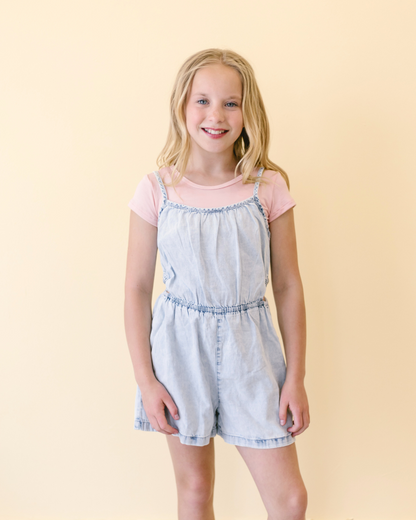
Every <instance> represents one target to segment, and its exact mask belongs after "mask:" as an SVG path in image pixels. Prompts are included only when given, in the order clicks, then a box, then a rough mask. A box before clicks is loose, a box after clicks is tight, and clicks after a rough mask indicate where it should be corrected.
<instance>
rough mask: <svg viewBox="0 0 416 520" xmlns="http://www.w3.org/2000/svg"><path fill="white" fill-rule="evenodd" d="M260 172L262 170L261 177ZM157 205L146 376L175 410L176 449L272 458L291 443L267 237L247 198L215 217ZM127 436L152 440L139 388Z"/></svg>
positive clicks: (258, 208)
mask: <svg viewBox="0 0 416 520" xmlns="http://www.w3.org/2000/svg"><path fill="white" fill-rule="evenodd" d="M263 170H264V168H260V169H259V171H258V173H257V176H258V177H260V176H261V174H262V173H263ZM153 173H154V174H155V176H156V178H157V181H158V183H159V186H160V189H161V191H162V195H163V202H162V205H161V208H160V211H159V215H158V234H157V246H158V249H159V254H160V259H161V264H162V268H163V282H164V283H165V285H166V290H165V291H164V292H163V293H161V294H160V295H159V296H158V298H157V300H156V302H155V304H154V307H153V312H152V326H151V333H150V349H151V357H152V363H153V370H154V374H155V376H156V379H157V380H158V381H160V382H161V383H162V384H163V385H164V387H165V388H166V390H167V391H168V392H169V394H170V396H171V397H172V399H173V401H174V402H175V404H176V406H177V408H178V413H179V419H178V420H175V419H174V418H173V417H172V415H171V413H170V412H169V410H168V408H167V407H165V416H166V419H167V421H168V423H169V424H170V425H171V426H173V427H174V428H176V429H177V430H178V431H179V433H175V434H173V436H175V437H179V439H180V442H181V443H182V444H188V445H193V446H205V445H207V444H209V442H210V437H215V435H217V434H218V435H219V436H220V437H222V438H223V439H224V441H225V442H227V443H229V444H234V445H238V446H248V447H252V448H262V449H264V448H275V447H281V446H287V445H289V444H292V443H293V442H295V440H296V438H295V437H292V435H291V434H290V432H288V431H287V429H288V428H290V427H291V426H292V425H293V418H292V414H291V412H290V410H289V409H288V411H287V421H286V424H285V425H284V426H281V425H280V421H279V399H280V391H281V388H282V386H283V383H284V382H285V378H286V364H285V359H284V357H283V352H282V347H281V344H280V341H279V338H278V336H277V334H276V331H275V328H274V325H273V322H272V317H271V313H270V308H269V304H268V302H267V299H266V297H265V296H264V293H265V291H266V286H267V284H268V282H269V267H270V230H269V225H268V222H267V218H266V215H265V213H264V210H263V207H262V205H261V202H260V199H259V198H258V195H257V194H258V189H259V182H256V183H255V185H254V190H253V195H252V196H251V197H250V198H248V199H246V200H243V201H241V202H238V203H235V204H230V205H229V206H223V207H220V208H196V207H193V206H187V205H184V204H178V203H175V202H173V201H171V200H169V199H168V198H167V194H166V190H165V186H164V184H163V181H162V179H161V177H160V175H159V172H157V171H155V172H153ZM134 428H135V429H136V430H143V431H154V432H156V431H157V430H155V429H153V428H152V426H151V424H150V422H149V419H148V417H147V416H146V412H145V410H144V408H143V402H142V397H141V392H140V388H139V386H137V392H136V402H135V418H134Z"/></svg>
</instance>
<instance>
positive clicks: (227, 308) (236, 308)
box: [164, 293, 268, 315]
mask: <svg viewBox="0 0 416 520" xmlns="http://www.w3.org/2000/svg"><path fill="white" fill-rule="evenodd" d="M164 296H165V300H170V301H171V302H172V303H174V304H175V305H179V306H181V307H186V308H187V309H188V310H189V309H192V310H194V311H197V312H202V313H203V314H206V313H208V314H213V315H223V314H238V313H241V312H245V311H248V310H249V309H253V308H256V307H268V303H267V300H263V298H261V299H260V300H254V301H251V302H248V303H240V304H239V305H223V306H221V305H218V307H216V306H209V305H198V304H196V303H190V302H187V301H186V300H183V299H181V298H178V297H177V296H173V295H172V294H171V293H165V295H164Z"/></svg>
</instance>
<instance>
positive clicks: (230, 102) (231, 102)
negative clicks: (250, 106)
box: [197, 99, 237, 108]
mask: <svg viewBox="0 0 416 520" xmlns="http://www.w3.org/2000/svg"><path fill="white" fill-rule="evenodd" d="M200 101H204V102H205V101H206V99H198V101H197V104H198V105H200V104H201V103H200ZM226 104H227V105H234V106H235V107H236V106H237V103H234V101H229V102H228V103H226ZM230 108H234V107H230Z"/></svg>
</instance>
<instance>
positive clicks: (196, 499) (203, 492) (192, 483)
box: [180, 475, 214, 505]
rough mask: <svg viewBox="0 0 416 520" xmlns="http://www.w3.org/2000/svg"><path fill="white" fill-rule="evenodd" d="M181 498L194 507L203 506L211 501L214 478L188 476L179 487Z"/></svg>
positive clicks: (208, 476) (209, 476)
mask: <svg viewBox="0 0 416 520" xmlns="http://www.w3.org/2000/svg"><path fill="white" fill-rule="evenodd" d="M180 493H181V495H182V497H183V498H184V499H185V500H186V501H187V502H188V503H193V504H194V505H203V504H206V503H208V502H210V501H212V499H213V495H214V478H213V476H211V475H195V476H189V477H188V478H186V480H185V481H182V483H181V485H180Z"/></svg>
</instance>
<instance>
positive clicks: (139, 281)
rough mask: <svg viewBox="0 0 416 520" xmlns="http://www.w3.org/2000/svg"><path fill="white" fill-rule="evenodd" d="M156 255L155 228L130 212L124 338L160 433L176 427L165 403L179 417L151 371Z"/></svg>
mask: <svg viewBox="0 0 416 520" xmlns="http://www.w3.org/2000/svg"><path fill="white" fill-rule="evenodd" d="M156 255H157V227H156V226H152V224H149V223H148V222H146V220H144V219H142V218H141V217H139V215H137V214H136V213H135V212H134V211H131V213H130V231H129V244H128V252H127V269H126V282H125V300H124V325H125V330H126V338H127V343H128V346H129V351H130V357H131V360H132V363H133V370H134V377H135V379H136V382H137V384H138V386H139V388H140V391H141V395H142V401H143V407H144V409H145V412H146V415H147V417H148V419H149V422H150V424H151V426H152V427H153V428H154V429H155V430H157V431H159V432H160V433H163V434H165V435H172V434H174V433H178V430H177V429H176V428H172V426H170V425H169V424H168V422H167V420H166V415H165V406H166V407H167V408H168V409H169V411H170V413H171V415H172V416H173V417H175V419H179V415H178V409H177V406H176V404H175V403H174V401H173V399H172V397H171V396H170V394H169V392H168V391H167V390H166V388H165V387H164V385H163V384H162V383H160V382H159V381H158V379H157V378H156V376H155V374H154V372H153V365H152V357H151V351H150V332H151V329H152V293H153V284H154V278H155V268H156Z"/></svg>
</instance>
